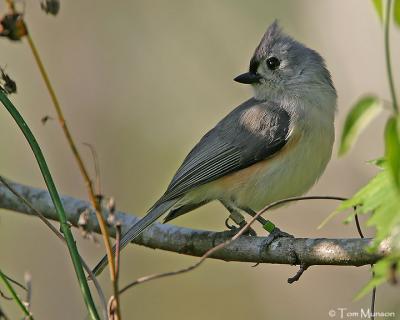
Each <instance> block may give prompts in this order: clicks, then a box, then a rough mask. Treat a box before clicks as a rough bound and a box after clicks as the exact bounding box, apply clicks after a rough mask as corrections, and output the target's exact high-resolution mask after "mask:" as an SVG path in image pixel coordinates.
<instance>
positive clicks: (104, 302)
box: [0, 176, 107, 319]
mask: <svg viewBox="0 0 400 320" xmlns="http://www.w3.org/2000/svg"><path fill="white" fill-rule="evenodd" d="M0 182H1V183H2V184H3V185H4V186H5V187H6V188H7V189H8V190H10V192H11V193H12V194H13V195H15V196H16V197H17V198H18V199H19V200H20V201H21V202H22V203H23V204H24V205H25V206H27V207H28V208H29V209H30V210H31V211H32V212H33V213H34V214H35V215H36V216H37V217H38V218H39V219H40V220H41V221H42V222H43V223H44V224H45V225H46V226H47V227H48V228H49V229H50V230H51V231H52V232H53V233H54V234H55V235H56V236H57V237H58V238H59V239H60V240H61V241H62V242H63V243H64V244H65V245H67V242H66V240H65V238H64V236H63V235H62V234H61V233H60V232H59V231H58V230H57V228H55V227H54V226H53V225H52V224H51V223H50V221H49V220H47V219H46V217H45V216H44V215H43V214H42V213H41V212H40V211H38V210H36V209H35V207H33V205H32V204H31V203H30V202H29V201H28V200H26V199H25V198H24V197H23V196H21V195H20V194H19V193H18V192H17V191H16V190H15V189H14V188H13V187H12V186H11V185H10V184H9V183H8V182H7V181H6V180H5V179H4V178H3V177H2V176H0ZM80 258H81V261H82V266H83V268H84V269H85V271H86V272H87V273H88V274H89V276H90V277H94V275H93V273H92V269H91V268H90V267H89V266H88V264H87V263H86V262H85V260H84V259H83V258H82V256H80ZM6 277H7V276H6ZM7 279H8V280H9V281H11V282H13V283H15V284H17V285H18V286H20V287H21V288H23V289H24V290H26V291H28V288H26V287H25V286H23V285H22V284H20V283H19V282H17V281H15V280H13V279H10V278H9V277H7ZM92 279H93V283H94V286H95V288H96V290H97V293H98V295H99V298H100V303H101V305H102V307H103V316H105V317H104V318H105V319H107V300H106V298H105V295H104V292H103V290H102V288H101V286H100V283H99V281H98V280H97V279H95V277H94V278H92Z"/></svg>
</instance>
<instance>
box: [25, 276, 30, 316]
mask: <svg viewBox="0 0 400 320" xmlns="http://www.w3.org/2000/svg"><path fill="white" fill-rule="evenodd" d="M24 278H25V284H26V288H27V289H28V290H27V291H26V299H25V304H26V308H27V309H28V310H29V312H30V311H31V301H32V276H31V274H30V273H29V272H25V276H24Z"/></svg>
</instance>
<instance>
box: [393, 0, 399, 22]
mask: <svg viewBox="0 0 400 320" xmlns="http://www.w3.org/2000/svg"><path fill="white" fill-rule="evenodd" d="M393 19H394V22H396V24H397V26H398V27H400V0H395V1H394V4H393Z"/></svg>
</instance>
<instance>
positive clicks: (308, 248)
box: [0, 180, 389, 266]
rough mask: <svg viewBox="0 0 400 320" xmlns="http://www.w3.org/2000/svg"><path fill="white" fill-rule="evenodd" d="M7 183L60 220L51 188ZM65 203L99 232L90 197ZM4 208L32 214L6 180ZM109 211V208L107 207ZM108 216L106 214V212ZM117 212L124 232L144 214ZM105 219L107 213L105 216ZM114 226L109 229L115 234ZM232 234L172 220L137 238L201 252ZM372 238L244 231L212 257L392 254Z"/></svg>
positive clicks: (368, 257) (352, 258) (358, 260)
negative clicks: (268, 236) (269, 238)
mask: <svg viewBox="0 0 400 320" xmlns="http://www.w3.org/2000/svg"><path fill="white" fill-rule="evenodd" d="M7 181H8V182H9V184H10V185H11V186H12V187H13V188H14V189H15V190H16V191H17V192H18V193H19V194H21V195H22V196H23V197H24V198H25V199H26V200H28V201H29V202H30V203H32V204H33V206H34V207H35V208H36V209H37V210H38V211H40V212H41V213H42V214H43V215H44V216H45V217H46V218H48V219H50V220H54V221H58V215H57V213H56V211H55V210H54V207H53V204H52V202H51V198H50V195H49V193H48V192H47V191H46V190H43V189H39V188H34V187H30V186H27V185H23V184H19V183H15V182H12V181H10V180H7ZM61 200H62V202H63V205H64V207H65V212H66V215H67V219H68V221H69V222H70V223H71V224H72V225H73V226H75V227H77V226H78V221H79V217H80V215H81V214H82V213H83V212H85V211H87V210H89V211H90V213H89V216H88V219H87V221H88V224H87V230H88V231H92V232H96V233H100V228H99V225H98V223H97V219H96V216H95V213H94V210H93V208H92V207H91V206H90V204H89V202H87V201H84V200H80V199H76V198H73V197H69V196H63V197H62V199H61ZM0 208H3V209H8V210H12V211H15V212H19V213H23V214H27V215H34V213H33V212H32V211H31V210H30V209H29V208H28V207H26V206H25V205H24V204H23V203H22V202H21V201H20V200H19V199H18V198H16V197H15V195H13V194H12V193H11V192H10V191H9V190H8V189H7V188H6V187H5V186H4V185H3V184H0ZM104 211H106V210H104ZM103 214H104V215H105V216H106V215H107V213H106V212H103ZM115 215H116V216H115V217H116V218H117V219H118V220H119V221H120V222H121V225H122V231H123V232H124V231H126V230H127V228H128V227H129V226H130V225H132V224H133V223H135V222H137V221H138V220H139V219H140V218H138V217H136V216H134V215H130V214H126V213H123V212H120V211H117V212H116V213H115ZM106 218H107V217H106ZM114 232H115V230H114V228H110V234H111V235H112V236H113V237H115V234H114ZM230 237H232V234H231V233H229V232H212V231H205V230H194V229H189V228H182V227H178V226H173V225H170V224H161V223H155V224H154V225H152V226H151V227H150V228H148V229H147V230H146V231H145V232H143V234H142V235H141V236H140V237H139V238H138V239H136V240H135V241H134V242H135V243H137V244H140V245H143V246H146V247H149V248H153V249H161V250H167V251H172V252H176V253H181V254H186V255H191V256H198V257H200V256H202V255H203V254H204V253H206V252H207V251H208V250H210V249H211V248H213V247H215V246H216V245H218V244H220V243H222V242H224V241H226V240H227V239H229V238H230ZM370 242H371V239H367V238H365V239H358V238H357V239H325V238H315V239H311V238H281V239H278V240H276V241H274V242H273V243H272V244H271V245H270V246H269V247H268V248H266V247H265V244H264V243H265V237H250V236H242V237H240V238H239V239H237V240H236V241H234V242H232V243H231V244H229V245H228V246H226V247H225V248H222V249H221V250H219V251H217V252H215V253H214V254H213V255H212V256H211V258H214V259H220V260H224V261H238V262H254V263H275V264H291V265H294V264H303V265H307V266H312V265H338V266H362V265H370V264H373V263H375V262H377V261H378V260H379V259H380V258H382V257H384V256H385V255H387V254H388V253H389V245H388V244H387V243H383V244H382V245H381V247H380V248H379V250H378V252H377V253H369V252H367V251H366V250H365V249H366V247H367V246H368V244H369V243H370Z"/></svg>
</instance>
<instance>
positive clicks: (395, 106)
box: [384, 0, 399, 114]
mask: <svg viewBox="0 0 400 320" xmlns="http://www.w3.org/2000/svg"><path fill="white" fill-rule="evenodd" d="M391 9H392V0H388V1H387V2H386V13H385V31H384V36H385V40H384V41H385V58H386V59H385V61H386V72H387V76H388V81H389V89H390V95H391V98H392V105H393V110H394V112H395V113H396V114H397V113H398V112H399V107H398V104H397V96H396V89H395V85H394V79H393V72H392V64H391V58H390V37H389V36H390V16H391V14H390V13H391Z"/></svg>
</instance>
